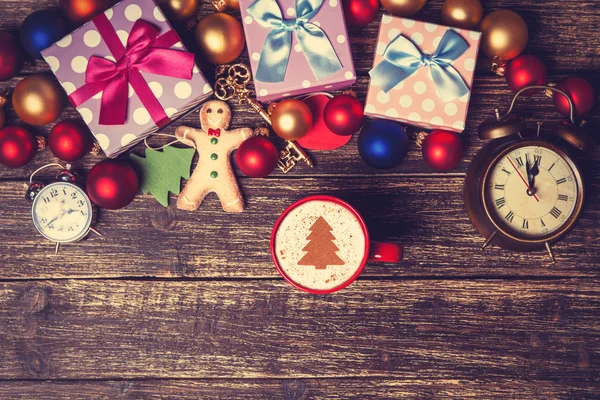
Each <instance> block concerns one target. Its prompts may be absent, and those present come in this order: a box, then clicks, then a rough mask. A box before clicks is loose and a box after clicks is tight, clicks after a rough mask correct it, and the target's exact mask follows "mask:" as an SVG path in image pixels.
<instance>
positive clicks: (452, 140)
mask: <svg viewBox="0 0 600 400" xmlns="http://www.w3.org/2000/svg"><path fill="white" fill-rule="evenodd" d="M421 150H422V152H423V159H424V160H425V163H426V164H427V165H429V166H430V167H431V168H433V169H434V170H436V171H439V172H446V171H450V170H452V169H454V168H455V167H456V166H457V165H458V163H460V159H461V158H462V156H463V145H462V142H461V140H460V136H459V135H458V134H457V133H455V132H449V131H443V130H435V131H433V132H431V133H430V134H428V135H427V136H426V137H425V139H424V140H423V143H422V148H421Z"/></svg>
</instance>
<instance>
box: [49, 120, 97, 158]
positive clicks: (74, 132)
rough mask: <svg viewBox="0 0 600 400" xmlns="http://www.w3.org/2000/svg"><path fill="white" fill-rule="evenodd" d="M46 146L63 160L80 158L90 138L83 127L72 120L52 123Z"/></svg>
mask: <svg viewBox="0 0 600 400" xmlns="http://www.w3.org/2000/svg"><path fill="white" fill-rule="evenodd" d="M48 147H50V150H51V151H52V154H54V155H55V156H56V157H58V158H60V159H61V160H64V161H77V160H81V159H82V158H83V156H85V153H87V151H88V149H89V147H90V138H89V135H88V133H87V132H86V131H85V129H83V127H82V126H81V125H80V124H78V123H76V122H73V121H61V122H59V123H58V124H56V125H54V128H52V130H51V131H50V135H49V136H48Z"/></svg>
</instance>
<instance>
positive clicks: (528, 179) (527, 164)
mask: <svg viewBox="0 0 600 400" xmlns="http://www.w3.org/2000/svg"><path fill="white" fill-rule="evenodd" d="M525 171H527V182H528V184H529V187H533V183H532V181H531V168H530V167H529V153H526V154H525Z"/></svg>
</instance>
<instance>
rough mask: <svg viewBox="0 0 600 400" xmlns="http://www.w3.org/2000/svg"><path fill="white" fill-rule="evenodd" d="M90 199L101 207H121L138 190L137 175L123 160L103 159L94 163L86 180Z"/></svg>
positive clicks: (127, 202) (113, 208) (128, 201)
mask: <svg viewBox="0 0 600 400" xmlns="http://www.w3.org/2000/svg"><path fill="white" fill-rule="evenodd" d="M86 186H87V193H88V196H90V199H91V200H92V201H93V202H94V203H96V204H97V205H98V206H100V207H102V208H108V209H109V210H116V209H119V208H123V207H125V206H126V205H128V204H129V203H131V201H132V200H133V198H134V197H135V195H136V194H137V192H138V186H139V182H138V176H137V174H136V173H135V170H134V169H133V167H132V166H131V165H129V164H128V163H127V162H125V161H123V160H110V159H109V160H103V161H100V162H99V163H98V164H96V165H94V166H93V167H92V169H91V170H90V173H89V174H88V177H87V180H86Z"/></svg>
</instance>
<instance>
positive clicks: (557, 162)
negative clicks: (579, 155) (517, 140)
mask: <svg viewBox="0 0 600 400" xmlns="http://www.w3.org/2000/svg"><path fill="white" fill-rule="evenodd" d="M550 147H551V146H549V147H545V146H537V145H523V146H521V147H518V148H516V149H512V150H510V151H509V152H507V153H505V154H503V155H501V156H500V157H499V158H498V159H497V160H496V163H495V164H494V165H492V166H491V167H490V169H489V173H488V175H487V177H486V180H485V183H484V194H483V195H484V200H485V207H486V209H487V211H488V213H489V214H490V215H491V217H492V218H493V220H494V221H495V223H496V225H497V226H498V227H499V228H500V230H502V231H505V232H507V233H509V234H511V235H513V236H516V237H518V238H523V239H524V240H536V239H542V238H545V237H548V236H552V235H553V234H555V233H559V231H562V230H563V229H566V228H568V226H567V225H570V221H572V219H571V218H570V217H572V216H573V215H574V213H575V212H576V210H577V211H578V209H579V207H577V205H578V204H580V201H579V200H580V199H579V198H578V196H579V193H580V191H579V190H578V189H579V185H580V180H579V174H578V173H576V171H574V170H573V169H572V168H571V165H572V164H571V163H569V161H567V159H566V158H565V157H566V156H564V155H561V154H559V153H558V152H557V151H555V150H553V149H551V148H550ZM561 153H562V152H561Z"/></svg>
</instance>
